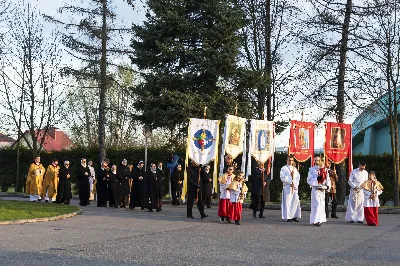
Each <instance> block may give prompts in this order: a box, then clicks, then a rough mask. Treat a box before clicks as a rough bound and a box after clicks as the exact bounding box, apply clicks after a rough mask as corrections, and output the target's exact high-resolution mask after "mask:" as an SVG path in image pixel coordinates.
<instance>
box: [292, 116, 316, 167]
mask: <svg viewBox="0 0 400 266" xmlns="http://www.w3.org/2000/svg"><path fill="white" fill-rule="evenodd" d="M314 128H315V124H314V123H312V122H303V121H297V120H292V121H291V123H290V140H289V154H293V156H294V158H295V159H296V160H297V161H299V162H305V161H307V160H308V159H309V158H310V157H311V165H312V164H313V161H314Z"/></svg>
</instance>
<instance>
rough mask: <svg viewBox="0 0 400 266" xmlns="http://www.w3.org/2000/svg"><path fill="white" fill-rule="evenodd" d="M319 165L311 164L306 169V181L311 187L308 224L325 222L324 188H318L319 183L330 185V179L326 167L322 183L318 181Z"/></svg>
mask: <svg viewBox="0 0 400 266" xmlns="http://www.w3.org/2000/svg"><path fill="white" fill-rule="evenodd" d="M319 169H320V168H319V166H313V167H311V168H310V169H309V171H308V177H307V183H308V184H309V185H310V186H311V187H312V189H311V214H310V224H315V223H325V222H326V213H325V189H322V188H318V186H319V185H323V186H327V187H329V188H330V187H331V179H330V178H329V173H328V169H327V168H325V170H324V171H326V179H325V180H324V182H323V183H322V184H319V183H318V179H317V178H318V172H319Z"/></svg>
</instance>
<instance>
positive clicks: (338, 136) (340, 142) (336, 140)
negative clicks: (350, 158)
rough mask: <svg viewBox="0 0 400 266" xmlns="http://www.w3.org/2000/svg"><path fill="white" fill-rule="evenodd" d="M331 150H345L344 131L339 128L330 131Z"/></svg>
mask: <svg viewBox="0 0 400 266" xmlns="http://www.w3.org/2000/svg"><path fill="white" fill-rule="evenodd" d="M331 131H332V132H331V136H332V139H331V148H332V149H342V148H345V146H344V145H345V140H344V137H345V136H346V129H345V128H340V127H332V129H331Z"/></svg>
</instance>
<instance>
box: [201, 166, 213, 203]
mask: <svg viewBox="0 0 400 266" xmlns="http://www.w3.org/2000/svg"><path fill="white" fill-rule="evenodd" d="M210 179H211V180H212V176H211V173H210V172H208V173H207V172H206V171H205V170H204V169H202V170H201V181H202V182H203V187H202V194H203V197H208V196H212V189H213V184H212V181H210Z"/></svg>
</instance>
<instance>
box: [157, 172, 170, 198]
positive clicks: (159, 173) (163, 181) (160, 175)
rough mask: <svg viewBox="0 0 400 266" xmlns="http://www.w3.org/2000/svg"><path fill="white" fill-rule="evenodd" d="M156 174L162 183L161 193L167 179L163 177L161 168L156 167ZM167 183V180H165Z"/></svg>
mask: <svg viewBox="0 0 400 266" xmlns="http://www.w3.org/2000/svg"><path fill="white" fill-rule="evenodd" d="M156 170H157V174H158V176H159V177H160V178H161V183H162V186H161V193H163V190H164V183H165V182H167V180H166V179H165V173H164V170H162V169H160V168H158V167H157V169H156ZM167 183H168V182H167ZM163 196H164V193H163Z"/></svg>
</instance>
